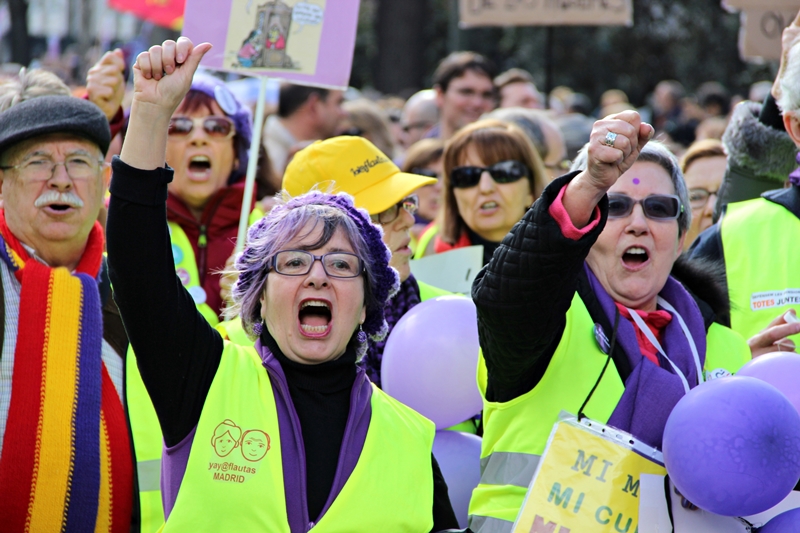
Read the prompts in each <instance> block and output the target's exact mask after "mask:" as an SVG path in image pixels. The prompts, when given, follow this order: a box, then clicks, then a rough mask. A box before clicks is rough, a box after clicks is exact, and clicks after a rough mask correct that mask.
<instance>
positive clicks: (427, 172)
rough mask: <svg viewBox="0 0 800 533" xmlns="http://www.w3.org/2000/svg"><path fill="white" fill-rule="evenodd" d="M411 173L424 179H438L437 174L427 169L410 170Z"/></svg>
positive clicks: (416, 168)
mask: <svg viewBox="0 0 800 533" xmlns="http://www.w3.org/2000/svg"><path fill="white" fill-rule="evenodd" d="M411 173H412V174H416V175H417V176H425V177H426V178H436V179H437V180H438V179H439V174H437V173H436V172H434V171H433V170H430V169H428V168H419V167H414V168H412V169H411Z"/></svg>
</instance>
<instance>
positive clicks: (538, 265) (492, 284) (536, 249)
mask: <svg viewBox="0 0 800 533" xmlns="http://www.w3.org/2000/svg"><path fill="white" fill-rule="evenodd" d="M576 175H577V173H572V174H568V175H566V176H563V177H561V178H558V179H557V180H555V181H553V182H552V183H551V184H550V185H548V186H547V188H546V189H545V190H544V192H543V193H542V196H541V198H539V199H538V200H536V202H535V203H534V204H533V207H531V208H530V209H529V210H528V212H527V213H526V214H525V216H524V217H523V218H522V220H520V221H519V222H518V223H517V224H516V225H515V226H514V228H513V229H512V230H511V232H509V234H508V235H506V237H505V238H504V239H503V242H502V243H501V244H500V247H499V248H498V249H497V251H495V253H494V256H493V257H492V260H491V261H490V262H489V264H488V265H486V266H485V267H484V268H483V270H481V272H480V273H479V274H478V276H477V278H476V279H475V282H474V284H473V286H472V299H473V300H474V301H475V305H476V306H477V308H478V334H479V337H480V344H481V348H482V349H483V357H484V359H485V361H486V368H487V371H488V386H487V392H486V396H487V399H488V400H490V401H500V402H507V401H509V400H512V399H514V398H516V397H518V396H521V395H522V394H525V393H526V392H528V391H530V390H532V389H533V387H535V386H536V384H537V383H538V382H539V380H540V379H541V377H542V375H543V374H544V370H545V369H546V368H547V365H548V364H549V363H550V359H551V358H552V356H553V353H554V352H555V349H556V347H557V346H558V343H559V340H560V339H561V335H562V333H563V331H564V326H565V324H566V312H567V310H568V309H569V306H570V303H571V301H572V297H573V295H574V294H575V290H576V284H577V279H578V275H579V274H580V272H581V269H582V268H583V263H584V260H585V259H586V256H587V255H588V254H589V250H590V249H591V247H592V245H593V244H594V242H595V241H596V240H597V237H598V236H599V235H600V232H601V231H602V229H603V227H604V226H605V221H606V217H607V211H608V200H607V198H605V197H604V198H603V200H602V201H601V202H600V211H601V218H600V223H599V224H598V225H597V226H596V227H595V228H593V229H592V230H591V231H589V232H588V233H587V234H586V235H584V236H582V237H581V238H580V239H579V240H577V241H575V240H572V239H569V238H567V237H565V236H564V235H563V234H562V232H561V228H560V227H559V225H558V222H556V220H555V219H553V217H552V216H551V215H550V212H549V208H550V205H551V204H552V203H553V201H554V200H555V198H556V197H557V195H558V193H559V191H560V190H561V189H562V187H564V186H566V185H567V183H569V181H570V180H571V179H572V178H574V177H575V176H576Z"/></svg>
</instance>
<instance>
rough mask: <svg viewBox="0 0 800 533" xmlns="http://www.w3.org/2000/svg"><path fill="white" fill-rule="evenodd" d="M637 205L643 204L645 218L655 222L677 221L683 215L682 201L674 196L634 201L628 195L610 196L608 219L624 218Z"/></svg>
mask: <svg viewBox="0 0 800 533" xmlns="http://www.w3.org/2000/svg"><path fill="white" fill-rule="evenodd" d="M636 204H641V206H642V210H643V211H644V216H646V217H647V218H650V219H654V220H675V219H676V218H678V216H679V215H680V214H681V213H683V205H682V204H681V200H680V198H678V197H677V196H675V195H674V194H651V195H650V196H648V197H646V198H642V199H641V200H634V199H633V198H631V197H630V196H628V195H627V194H609V195H608V218H624V217H626V216H628V215H630V214H631V211H633V206H634V205H636Z"/></svg>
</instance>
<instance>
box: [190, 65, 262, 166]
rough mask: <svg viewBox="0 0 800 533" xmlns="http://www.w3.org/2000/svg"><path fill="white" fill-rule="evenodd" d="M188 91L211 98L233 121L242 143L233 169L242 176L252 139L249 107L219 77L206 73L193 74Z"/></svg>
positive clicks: (251, 118)
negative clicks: (237, 164)
mask: <svg viewBox="0 0 800 533" xmlns="http://www.w3.org/2000/svg"><path fill="white" fill-rule="evenodd" d="M189 90H190V91H199V92H201V93H203V94H205V95H207V96H210V97H211V98H213V99H214V100H215V101H216V102H217V104H219V107H220V108H221V109H222V111H223V112H224V113H225V115H226V116H227V117H228V118H230V119H231V120H232V121H233V124H234V126H235V127H236V134H237V135H238V136H239V137H240V138H241V139H242V141H243V142H242V143H241V145H240V146H238V147H237V151H236V158H237V159H238V160H239V166H238V168H236V169H235V170H234V174H235V175H236V176H237V177H241V176H244V174H245V172H246V171H247V162H248V161H249V153H248V152H249V150H250V142H251V141H252V139H253V127H252V122H253V117H252V114H251V113H250V109H249V108H248V107H247V106H246V105H243V104H242V103H241V102H239V100H238V99H237V98H236V97H235V96H234V95H233V93H232V92H231V91H230V89H228V87H227V86H226V85H225V84H224V83H223V82H222V81H221V80H219V79H217V78H215V77H214V76H209V75H208V74H202V73H199V74H195V76H194V78H193V79H192V86H191V88H190V89H189Z"/></svg>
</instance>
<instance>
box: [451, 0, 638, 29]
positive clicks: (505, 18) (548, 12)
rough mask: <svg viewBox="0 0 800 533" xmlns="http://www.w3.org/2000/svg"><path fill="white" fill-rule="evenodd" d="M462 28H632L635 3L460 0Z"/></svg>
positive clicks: (627, 0)
mask: <svg viewBox="0 0 800 533" xmlns="http://www.w3.org/2000/svg"><path fill="white" fill-rule="evenodd" d="M459 12H460V24H459V26H460V27H462V28H473V27H478V26H632V25H633V0H459Z"/></svg>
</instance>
